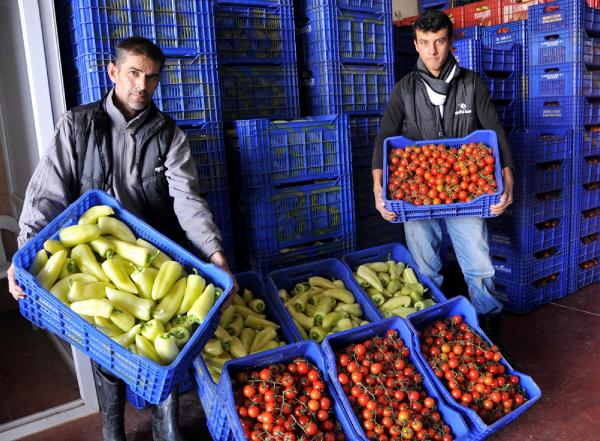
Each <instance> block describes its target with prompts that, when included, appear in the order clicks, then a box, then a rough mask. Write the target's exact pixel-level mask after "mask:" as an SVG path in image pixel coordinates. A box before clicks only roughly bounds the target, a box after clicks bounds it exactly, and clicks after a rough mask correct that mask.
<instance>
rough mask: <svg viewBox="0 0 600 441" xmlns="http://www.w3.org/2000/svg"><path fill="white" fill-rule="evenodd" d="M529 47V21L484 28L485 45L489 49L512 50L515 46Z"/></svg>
mask: <svg viewBox="0 0 600 441" xmlns="http://www.w3.org/2000/svg"><path fill="white" fill-rule="evenodd" d="M515 43H516V44H520V45H521V47H523V48H525V49H526V46H527V21H526V20H519V21H514V22H512V23H504V24H499V25H495V26H486V27H483V44H485V45H486V46H489V47H496V48H510V47H511V46H512V45H513V44H515Z"/></svg>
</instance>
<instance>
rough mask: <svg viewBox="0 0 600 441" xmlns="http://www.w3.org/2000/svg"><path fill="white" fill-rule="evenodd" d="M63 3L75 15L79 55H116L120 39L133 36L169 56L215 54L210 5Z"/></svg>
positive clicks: (112, 0)
mask: <svg viewBox="0 0 600 441" xmlns="http://www.w3.org/2000/svg"><path fill="white" fill-rule="evenodd" d="M62 3H63V6H64V7H65V9H64V12H65V13H69V12H70V14H71V27H72V28H71V35H72V37H71V38H72V44H73V47H74V51H73V53H74V54H75V55H76V56H81V55H85V54H90V55H93V54H98V53H114V51H115V48H116V46H117V44H118V43H119V41H120V40H122V39H124V38H127V37H131V36H134V35H135V36H139V37H145V38H147V39H149V40H152V41H153V42H155V43H156V44H157V45H158V46H159V47H160V48H161V49H163V51H164V52H165V53H166V54H168V55H169V56H181V55H194V54H199V53H203V54H214V52H215V35H214V22H213V17H212V11H211V9H210V8H209V7H208V5H209V2H197V1H195V0H163V1H160V2H156V1H152V2H151V1H148V2H139V1H138V2H129V1H122V0H71V1H64V2H62Z"/></svg>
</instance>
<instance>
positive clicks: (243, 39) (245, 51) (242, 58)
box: [214, 2, 296, 65]
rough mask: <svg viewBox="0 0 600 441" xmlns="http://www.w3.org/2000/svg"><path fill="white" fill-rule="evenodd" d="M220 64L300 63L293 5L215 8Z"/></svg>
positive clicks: (286, 3)
mask: <svg viewBox="0 0 600 441" xmlns="http://www.w3.org/2000/svg"><path fill="white" fill-rule="evenodd" d="M214 20H215V29H216V36H217V54H218V57H219V64H238V65H239V64H280V63H295V62H296V44H295V35H294V34H295V33H294V17H293V11H292V4H291V2H290V3H288V2H285V3H284V4H280V5H277V6H260V5H255V6H246V5H244V6H241V5H224V4H218V5H216V6H215V7H214Z"/></svg>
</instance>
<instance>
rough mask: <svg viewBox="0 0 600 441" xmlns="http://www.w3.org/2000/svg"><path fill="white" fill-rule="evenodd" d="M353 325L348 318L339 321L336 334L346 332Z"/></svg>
mask: <svg viewBox="0 0 600 441" xmlns="http://www.w3.org/2000/svg"><path fill="white" fill-rule="evenodd" d="M353 327H354V325H353V324H352V320H350V319H349V318H345V319H341V320H340V321H339V322H338V323H337V326H336V332H342V331H347V330H348V329H352V328H353Z"/></svg>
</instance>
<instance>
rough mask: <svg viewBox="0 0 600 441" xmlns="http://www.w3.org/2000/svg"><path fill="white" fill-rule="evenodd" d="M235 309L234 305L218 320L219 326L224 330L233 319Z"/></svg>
mask: <svg viewBox="0 0 600 441" xmlns="http://www.w3.org/2000/svg"><path fill="white" fill-rule="evenodd" d="M235 312H236V307H235V306H234V305H231V306H229V307H228V308H226V309H225V311H223V314H222V315H221V319H220V320H219V325H220V326H223V327H224V328H225V327H227V325H228V324H229V323H231V322H232V321H233V319H234V317H235Z"/></svg>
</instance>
